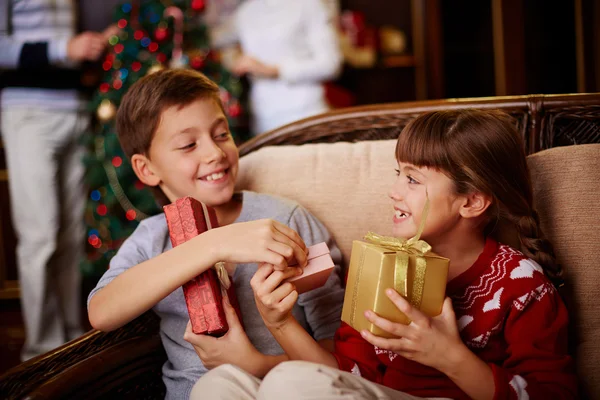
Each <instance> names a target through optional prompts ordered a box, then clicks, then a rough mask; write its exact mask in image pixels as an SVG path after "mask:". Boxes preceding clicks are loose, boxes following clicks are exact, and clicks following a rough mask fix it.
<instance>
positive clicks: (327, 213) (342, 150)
mask: <svg viewBox="0 0 600 400" xmlns="http://www.w3.org/2000/svg"><path fill="white" fill-rule="evenodd" d="M395 144H396V141H395V140H385V141H370V142H358V143H344V142H340V143H333V144H307V145H302V146H277V147H266V148H262V149H260V150H258V151H256V152H254V153H250V154H248V155H247V156H245V157H242V159H241V160H240V172H239V177H238V187H239V188H241V189H249V190H254V191H257V192H262V193H270V194H275V195H279V196H283V197H287V198H290V199H294V200H296V201H298V202H299V203H300V204H302V205H303V206H304V207H306V208H307V209H308V210H309V211H311V212H312V213H313V214H314V215H315V216H316V217H317V218H319V219H320V220H321V221H322V222H323V223H324V224H325V225H326V226H327V228H328V229H329V231H330V232H332V234H333V236H334V238H335V240H336V241H337V243H338V245H339V246H340V249H341V250H342V254H343V256H344V261H345V263H346V264H347V263H348V261H349V260H350V250H351V248H352V241H353V240H356V239H360V238H362V237H363V236H364V235H365V234H366V233H367V231H368V230H372V231H375V232H377V233H379V234H382V235H389V234H390V233H391V227H392V220H391V218H392V202H391V200H390V199H389V198H388V196H387V193H388V189H389V188H390V187H391V185H392V183H393V182H394V179H395V178H396V174H395V172H394V168H396V166H397V165H396V162H395V158H394V149H395Z"/></svg>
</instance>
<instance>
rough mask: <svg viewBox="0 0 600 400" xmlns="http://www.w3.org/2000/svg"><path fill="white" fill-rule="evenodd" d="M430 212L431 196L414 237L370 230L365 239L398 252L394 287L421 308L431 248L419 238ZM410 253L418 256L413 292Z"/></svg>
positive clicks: (426, 201)
mask: <svg viewBox="0 0 600 400" xmlns="http://www.w3.org/2000/svg"><path fill="white" fill-rule="evenodd" d="M428 213H429V197H427V199H426V200H425V206H424V207H423V213H422V218H421V223H420V224H419V229H418V230H417V234H416V235H415V236H413V237H412V238H410V239H408V240H406V239H399V238H395V237H392V236H382V235H378V234H376V233H373V232H368V233H367V235H366V236H365V240H366V241H368V242H370V243H372V244H375V245H377V246H381V247H384V248H386V249H388V250H392V251H395V252H396V264H395V268H394V289H396V291H397V292H398V293H400V294H401V295H402V296H403V297H404V298H406V299H407V300H408V301H409V302H410V304H411V305H412V306H413V307H416V308H417V309H419V308H420V307H421V301H422V299H423V288H424V286H425V270H426V269H427V260H426V259H425V257H424V255H425V253H427V252H428V251H430V250H431V246H430V245H429V243H427V242H425V241H424V240H419V238H420V237H421V234H422V233H423V229H424V228H425V221H426V220H427V214H428ZM409 255H413V256H416V265H415V276H414V277H413V284H412V293H410V295H409V293H408V262H409Z"/></svg>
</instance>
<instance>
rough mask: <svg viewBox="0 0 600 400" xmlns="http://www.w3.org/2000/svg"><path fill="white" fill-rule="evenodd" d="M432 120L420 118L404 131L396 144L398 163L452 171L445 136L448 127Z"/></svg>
mask: <svg viewBox="0 0 600 400" xmlns="http://www.w3.org/2000/svg"><path fill="white" fill-rule="evenodd" d="M430 119H431V118H418V119H416V120H414V121H411V122H410V123H409V124H408V125H407V126H406V127H405V128H404V129H403V130H402V132H401V133H400V136H399V137H398V141H397V143H396V161H398V162H404V163H408V164H412V165H415V166H417V167H428V168H436V169H440V170H450V167H451V165H452V162H451V160H450V158H449V156H450V154H449V153H450V151H449V146H448V144H449V143H447V142H448V138H447V136H446V135H445V134H444V131H445V130H446V129H447V126H444V125H446V124H443V123H441V122H442V121H440V120H438V121H435V120H433V121H431V120H430ZM436 122H437V123H436Z"/></svg>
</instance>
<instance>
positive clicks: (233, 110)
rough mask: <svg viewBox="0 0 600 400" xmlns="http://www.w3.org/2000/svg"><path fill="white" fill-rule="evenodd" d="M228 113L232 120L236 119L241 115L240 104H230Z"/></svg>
mask: <svg viewBox="0 0 600 400" xmlns="http://www.w3.org/2000/svg"><path fill="white" fill-rule="evenodd" d="M228 112H229V115H230V116H231V117H232V118H235V117H238V116H239V115H240V114H241V113H242V107H241V106H240V103H238V102H237V101H235V102H232V104H231V105H230V106H229V109H228Z"/></svg>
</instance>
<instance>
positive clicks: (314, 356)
mask: <svg viewBox="0 0 600 400" xmlns="http://www.w3.org/2000/svg"><path fill="white" fill-rule="evenodd" d="M267 327H268V328H269V331H271V334H273V337H274V338H275V340H277V342H278V343H279V345H280V346H281V348H282V349H283V350H284V351H285V353H286V354H287V356H288V357H289V359H290V360H303V361H311V362H315V363H318V364H324V365H327V366H330V367H333V368H338V363H337V361H336V358H335V357H334V356H333V354H331V353H330V352H329V351H327V350H325V349H324V348H323V347H322V346H321V345H320V344H319V343H317V342H316V341H315V339H313V338H312V336H310V335H309V334H308V332H306V330H304V328H303V327H302V326H301V325H300V324H299V323H298V321H296V319H295V318H294V317H291V318H289V320H287V321H286V323H284V324H281V325H279V326H272V325H267Z"/></svg>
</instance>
